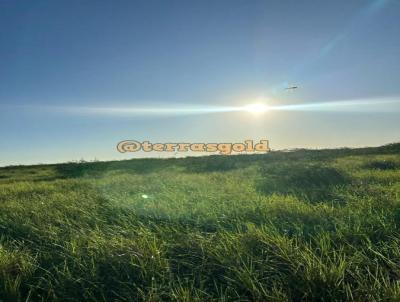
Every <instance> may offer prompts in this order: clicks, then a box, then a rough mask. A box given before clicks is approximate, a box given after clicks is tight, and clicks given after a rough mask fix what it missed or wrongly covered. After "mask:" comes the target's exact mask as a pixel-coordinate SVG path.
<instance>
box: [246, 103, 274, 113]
mask: <svg viewBox="0 0 400 302" xmlns="http://www.w3.org/2000/svg"><path fill="white" fill-rule="evenodd" d="M243 110H245V111H247V112H250V113H256V114H259V113H264V112H266V111H268V106H267V105H265V104H262V103H257V104H250V105H247V106H244V107H243Z"/></svg>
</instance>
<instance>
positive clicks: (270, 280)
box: [0, 144, 400, 301]
mask: <svg viewBox="0 0 400 302" xmlns="http://www.w3.org/2000/svg"><path fill="white" fill-rule="evenodd" d="M399 230H400V144H393V145H388V146H383V147H380V148H365V149H338V150H319V151H317V150H316V151H310V150H297V151H293V152H273V153H270V154H265V155H247V156H245V155H243V156H211V157H202V158H185V159H140V160H130V161H120V162H97V163H70V164H62V165H42V166H29V167H23V166H21V167H6V168H1V169H0V300H2V301H301V300H305V301H346V300H355V301H361V300H362V301H368V300H370V301H375V300H377V301H398V300H400V236H399V234H400V233H399Z"/></svg>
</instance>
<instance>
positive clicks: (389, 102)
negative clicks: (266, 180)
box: [45, 97, 400, 116]
mask: <svg viewBox="0 0 400 302" xmlns="http://www.w3.org/2000/svg"><path fill="white" fill-rule="evenodd" d="M45 109H47V110H49V111H52V112H58V113H65V114H73V115H99V116H153V115H164V116H169V115H172V116H174V115H175V116H176V115H198V114H211V113H229V112H246V113H252V114H265V113H270V112H271V111H321V112H327V111H331V112H360V113H362V112H400V97H390V98H388V97H385V98H373V99H350V100H338V101H330V102H310V103H298V104H285V105H268V104H265V103H254V104H248V105H243V106H212V105H210V106H195V105H175V106H169V107H162V106H160V105H157V106H153V107H141V106H136V107H89V106H84V107H80V106H73V107H46V108H45Z"/></svg>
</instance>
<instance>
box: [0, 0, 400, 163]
mask: <svg viewBox="0 0 400 302" xmlns="http://www.w3.org/2000/svg"><path fill="white" fill-rule="evenodd" d="M399 54H400V2H399V1H395V0H392V1H391V0H337V1H310V0H305V1H284V0H279V1H278V0H275V1H274V0H273V1H236V0H229V1H222V0H220V1H50V0H49V1H40V0H37V1H7V0H0V133H1V135H0V139H1V140H0V165H9V164H28V163H47V162H63V161H69V160H79V159H82V158H83V159H86V160H91V159H94V158H97V159H101V160H107V159H122V158H132V157H138V156H141V154H129V155H126V154H125V155H122V154H119V153H118V152H117V151H116V149H115V145H116V144H117V143H118V142H119V141H120V140H124V139H135V140H150V141H152V142H183V141H187V142H240V141H243V140H245V139H254V140H256V139H260V138H268V139H270V145H271V147H272V148H273V149H282V148H295V147H309V148H323V147H342V146H350V147H353V146H374V145H380V144H385V143H390V142H396V141H399V140H400V139H399V133H400V122H399V116H400V105H398V104H397V103H396V102H397V100H399V101H400V58H399ZM288 85H298V86H299V88H298V89H296V90H293V91H288V90H285V89H284V88H285V87H286V86H288ZM388 99H390V102H387V100H388ZM260 100H261V102H263V103H266V104H272V105H274V106H282V105H293V104H305V103H306V104H310V103H311V104H314V103H318V104H319V103H325V102H337V101H346V102H347V101H348V102H352V101H354V100H365V102H364V103H365V104H364V103H360V104H359V105H355V106H352V107H351V108H350V109H349V108H348V107H346V106H343V108H342V107H340V106H339V107H340V108H338V109H337V110H288V111H286V110H282V111H280V110H276V111H271V112H266V113H265V114H262V115H253V114H249V113H248V112H222V113H221V112H220V113H209V114H192V115H186V114H179V115H178V114H177V115H174V114H172V115H159V114H144V115H141V114H122V115H121V114H98V113H96V110H92V111H90V110H89V111H87V109H88V108H89V109H90V108H115V107H118V108H144V107H145V108H180V107H184V108H186V107H188V106H196V107H201V108H214V107H217V108H224V107H229V106H243V105H246V104H250V103H255V102H259V101H260ZM369 100H374V105H368V102H369ZM317 109H318V108H317ZM85 110H86V111H85ZM152 156H159V155H158V154H152Z"/></svg>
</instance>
